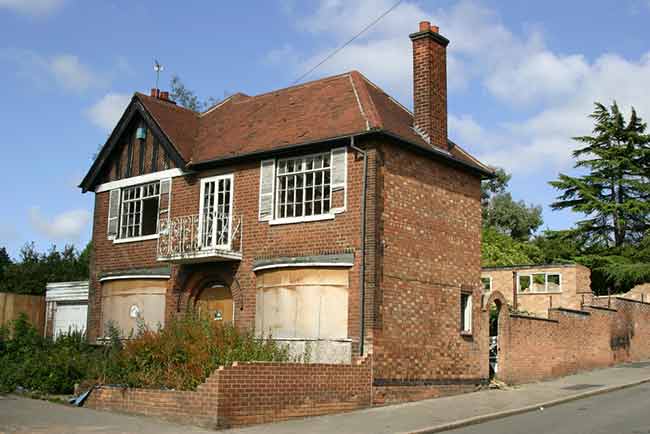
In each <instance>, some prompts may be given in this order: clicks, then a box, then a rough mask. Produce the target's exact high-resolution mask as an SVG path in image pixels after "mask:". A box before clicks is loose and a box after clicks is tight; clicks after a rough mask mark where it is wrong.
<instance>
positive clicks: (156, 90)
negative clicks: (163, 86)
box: [151, 87, 160, 98]
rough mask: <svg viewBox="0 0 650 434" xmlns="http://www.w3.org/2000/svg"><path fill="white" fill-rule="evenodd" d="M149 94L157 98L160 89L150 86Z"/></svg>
mask: <svg viewBox="0 0 650 434" xmlns="http://www.w3.org/2000/svg"><path fill="white" fill-rule="evenodd" d="M151 96H152V97H154V98H158V97H159V96H160V89H157V88H155V87H152V88H151Z"/></svg>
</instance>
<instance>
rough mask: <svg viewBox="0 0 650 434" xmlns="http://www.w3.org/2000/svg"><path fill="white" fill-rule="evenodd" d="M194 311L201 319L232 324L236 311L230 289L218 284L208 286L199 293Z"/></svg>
mask: <svg viewBox="0 0 650 434" xmlns="http://www.w3.org/2000/svg"><path fill="white" fill-rule="evenodd" d="M194 309H195V311H196V313H197V315H198V316H199V317H200V318H203V319H207V320H210V321H218V322H220V323H223V324H232V323H233V321H234V320H235V316H234V315H235V309H234V303H233V299H232V293H231V292H230V288H228V287H227V286H226V285H223V284H220V283H217V284H213V285H208V286H207V287H206V288H205V289H203V291H201V292H200V293H199V295H198V296H197V297H196V300H195V302H194Z"/></svg>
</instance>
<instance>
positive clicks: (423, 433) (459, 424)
mask: <svg viewBox="0 0 650 434" xmlns="http://www.w3.org/2000/svg"><path fill="white" fill-rule="evenodd" d="M649 382H650V378H645V379H643V380H639V381H635V382H632V383H625V384H619V385H616V386H608V387H601V388H600V389H596V390H590V391H589V392H583V393H578V394H575V395H569V396H565V397H564V398H558V399H554V400H552V401H546V402H540V403H538V404H533V405H527V406H525V407H520V408H514V409H512V410H504V411H498V412H495V413H488V414H484V415H480V416H474V417H470V418H467V419H461V420H457V421H454V422H449V423H445V424H441V425H435V426H431V427H428V428H422V429H419V430H415V431H408V432H407V433H405V434H430V433H438V432H443V431H450V430H452V429H458V428H463V427H466V426H470V425H477V424H480V423H483V422H488V421H491V420H495V419H502V418H505V417H508V416H515V415H517V414H522V413H528V412H531V411H535V410H538V409H539V408H540V407H544V408H549V407H553V406H556V405H559V404H564V403H566V402H571V401H576V400H578V399H583V398H589V397H591V396H595V395H601V394H603V393H609V392H615V391H617V390H621V389H627V388H628V387H634V386H638V385H640V384H644V383H649Z"/></svg>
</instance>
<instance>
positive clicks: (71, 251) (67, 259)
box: [0, 243, 91, 295]
mask: <svg viewBox="0 0 650 434" xmlns="http://www.w3.org/2000/svg"><path fill="white" fill-rule="evenodd" d="M90 249H91V247H90V244H89V245H88V246H87V247H86V249H84V252H82V253H79V252H77V250H76V249H75V248H74V246H72V245H67V246H65V247H64V248H63V250H60V251H59V250H58V249H57V248H56V246H52V247H51V248H50V249H49V250H48V251H47V252H46V253H40V252H38V251H37V250H36V247H35V245H34V243H28V244H25V245H24V246H23V248H22V249H21V250H20V255H19V259H18V261H16V262H12V263H10V264H8V265H7V266H6V267H5V268H4V271H3V274H4V276H3V278H2V279H0V292H16V293H21V294H39V295H40V294H43V293H44V292H45V286H46V284H47V283H48V282H61V281H68V280H86V279H88V275H89V271H88V256H89V254H90V253H89V252H90Z"/></svg>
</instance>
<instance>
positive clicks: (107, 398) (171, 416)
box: [86, 357, 372, 428]
mask: <svg viewBox="0 0 650 434" xmlns="http://www.w3.org/2000/svg"><path fill="white" fill-rule="evenodd" d="M371 395H372V359H371V358H370V357H367V358H364V359H361V360H358V361H357V362H355V363H353V364H348V365H340V364H339V365H334V364H301V363H242V364H236V363H235V364H233V365H232V366H228V367H221V368H219V369H218V370H217V371H215V372H214V373H213V374H212V375H211V376H210V377H209V378H208V379H207V380H206V381H205V382H204V383H203V384H201V385H200V386H199V387H198V388H197V389H196V391H173V390H151V389H129V388H121V387H113V386H102V387H99V388H96V389H95V390H94V391H93V392H92V393H91V394H90V396H89V397H88V400H87V401H86V405H87V406H88V407H91V408H95V409H98V410H111V411H121V412H126V413H135V414H143V415H148V416H156V417H160V418H163V419H166V420H170V421H175V422H182V423H192V424H195V425H201V426H204V427H208V428H226V427H233V426H243V425H250V424H256V423H265V422H277V421H281V420H287V419H292V418H299V417H305V416H316V415H323V414H329V413H336V412H341V411H347V410H353V409H358V408H363V407H367V406H369V405H370V404H371Z"/></svg>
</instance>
